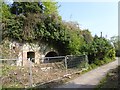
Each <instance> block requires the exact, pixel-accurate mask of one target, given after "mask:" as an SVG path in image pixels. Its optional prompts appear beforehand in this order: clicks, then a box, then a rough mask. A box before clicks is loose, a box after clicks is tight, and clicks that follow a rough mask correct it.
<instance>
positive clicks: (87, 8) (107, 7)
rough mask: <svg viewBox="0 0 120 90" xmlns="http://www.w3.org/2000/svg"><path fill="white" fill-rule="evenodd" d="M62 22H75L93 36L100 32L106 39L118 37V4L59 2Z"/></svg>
mask: <svg viewBox="0 0 120 90" xmlns="http://www.w3.org/2000/svg"><path fill="white" fill-rule="evenodd" d="M58 5H61V6H60V8H59V14H60V15H61V16H62V19H63V20H66V21H75V22H78V23H79V26H80V28H82V29H89V31H90V32H91V33H92V35H93V36H94V35H95V34H96V35H98V36H100V32H102V33H103V36H104V37H106V36H107V38H108V39H110V37H112V36H115V35H118V2H59V3H58Z"/></svg>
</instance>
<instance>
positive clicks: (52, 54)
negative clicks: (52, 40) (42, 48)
mask: <svg viewBox="0 0 120 90" xmlns="http://www.w3.org/2000/svg"><path fill="white" fill-rule="evenodd" d="M56 56H59V54H58V52H56V51H49V52H47V53H46V54H45V59H44V62H45V63H52V62H56V61H57V59H56V58H52V57H56Z"/></svg>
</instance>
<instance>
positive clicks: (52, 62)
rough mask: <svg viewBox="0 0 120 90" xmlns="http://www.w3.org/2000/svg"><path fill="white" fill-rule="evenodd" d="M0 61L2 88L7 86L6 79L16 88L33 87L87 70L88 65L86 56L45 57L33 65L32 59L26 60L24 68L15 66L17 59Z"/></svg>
mask: <svg viewBox="0 0 120 90" xmlns="http://www.w3.org/2000/svg"><path fill="white" fill-rule="evenodd" d="M33 59H34V58H33ZM0 60H1V61H2V64H1V67H2V72H3V75H2V77H1V78H0V79H1V80H2V81H3V82H2V83H3V86H4V87H7V86H8V85H7V84H6V78H8V79H7V80H13V81H8V82H13V83H14V84H16V85H18V86H16V87H33V86H37V85H42V84H44V83H47V82H51V81H54V80H57V79H60V78H63V77H65V76H67V75H70V74H73V73H76V72H78V71H80V70H82V69H83V68H87V65H88V58H87V56H86V55H82V56H72V55H67V56H57V57H45V58H44V62H43V63H40V64H35V63H33V62H31V61H32V59H30V58H28V60H27V61H28V64H27V65H26V66H17V59H16V60H15V59H14V60H13V59H11V60H9V59H0ZM9 69H10V70H9ZM7 74H8V75H7ZM9 78H10V79H9ZM11 84H12V83H11ZM14 86H15V85H13V87H14ZM9 87H10V86H9Z"/></svg>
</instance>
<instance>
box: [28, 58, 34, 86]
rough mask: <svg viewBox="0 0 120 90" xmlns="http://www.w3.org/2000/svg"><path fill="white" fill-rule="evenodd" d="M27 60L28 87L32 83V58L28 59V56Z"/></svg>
mask: <svg viewBox="0 0 120 90" xmlns="http://www.w3.org/2000/svg"><path fill="white" fill-rule="evenodd" d="M28 61H29V70H30V71H29V80H30V85H29V86H30V87H32V84H33V78H32V65H31V64H32V63H31V61H32V59H30V58H28Z"/></svg>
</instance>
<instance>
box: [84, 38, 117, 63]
mask: <svg viewBox="0 0 120 90" xmlns="http://www.w3.org/2000/svg"><path fill="white" fill-rule="evenodd" d="M82 51H83V52H84V53H85V54H87V55H88V58H89V63H93V62H94V61H96V60H104V58H110V59H114V58H115V50H114V47H113V46H112V45H111V43H110V42H109V41H108V40H106V39H105V38H102V37H98V36H96V37H94V39H93V41H92V42H91V43H89V44H86V45H84V46H83V47H82Z"/></svg>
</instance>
